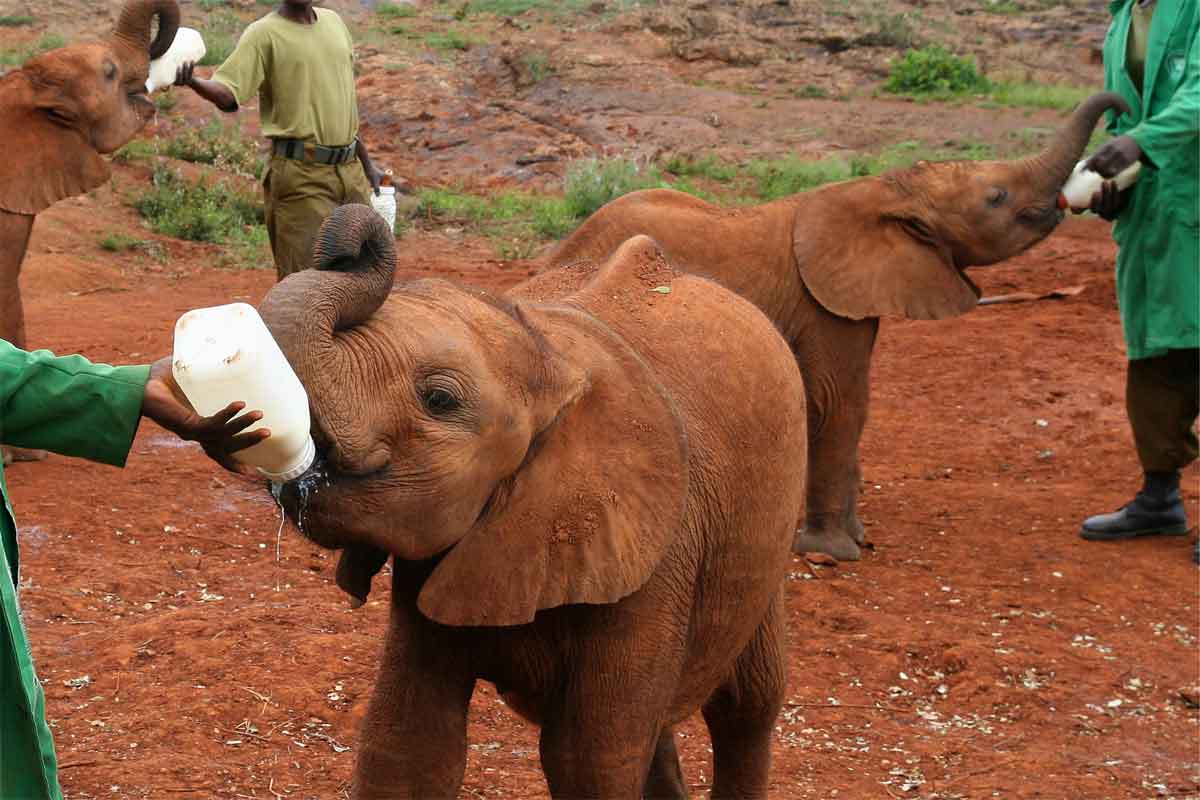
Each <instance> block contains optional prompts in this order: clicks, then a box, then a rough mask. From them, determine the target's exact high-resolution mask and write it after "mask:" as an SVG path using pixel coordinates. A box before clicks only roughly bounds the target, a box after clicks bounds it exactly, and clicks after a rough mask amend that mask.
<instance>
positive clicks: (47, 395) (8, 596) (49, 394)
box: [0, 339, 150, 800]
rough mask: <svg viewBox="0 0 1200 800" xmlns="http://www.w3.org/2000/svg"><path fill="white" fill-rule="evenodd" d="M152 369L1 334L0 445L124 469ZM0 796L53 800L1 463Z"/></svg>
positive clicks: (54, 779) (50, 748) (51, 764)
mask: <svg viewBox="0 0 1200 800" xmlns="http://www.w3.org/2000/svg"><path fill="white" fill-rule="evenodd" d="M149 376H150V368H149V367H147V366H141V367H109V366H104V365H102V364H92V363H90V362H88V361H87V360H86V359H84V358H82V357H80V356H65V357H62V358H58V357H55V356H54V355H53V354H51V353H48V352H46V351H44V350H42V351H38V352H35V353H27V352H25V351H23V350H18V349H17V348H15V347H13V346H12V345H11V344H9V343H8V342H6V341H4V340H2V339H0V442H3V443H4V444H10V445H15V446H18V447H30V448H37V449H44V450H52V451H54V452H55V453H61V454H62V455H68V456H79V457H82V458H88V459H91V460H93V461H100V462H103V463H106V464H113V465H115V466H122V465H124V463H125V458H126V456H128V454H129V448H130V446H131V445H132V443H133V435H134V433H135V432H136V431H137V426H138V421H139V420H140V419H141V410H142V397H143V395H144V393H145V387H146V381H147V380H148V379H149ZM0 498H2V499H3V505H0V551H2V552H0V798H3V800H46V798H53V799H54V800H57V799H58V798H60V797H61V796H62V794H61V792H60V791H59V788H58V776H57V772H58V769H57V762H56V761H55V758H54V742H53V739H52V738H51V736H50V728H49V727H48V726H47V725H46V718H45V700H44V698H43V695H42V688H41V686H40V685H39V683H38V680H37V677H36V676H35V675H34V670H33V659H32V657H31V655H30V652H29V642H28V641H27V640H26V638H25V629H24V626H23V625H22V622H21V613H20V607H19V605H18V602H17V564H18V558H17V528H16V522H15V520H14V517H13V511H12V506H11V505H10V504H9V502H8V490H7V488H6V486H5V483H4V469H3V467H2V466H0Z"/></svg>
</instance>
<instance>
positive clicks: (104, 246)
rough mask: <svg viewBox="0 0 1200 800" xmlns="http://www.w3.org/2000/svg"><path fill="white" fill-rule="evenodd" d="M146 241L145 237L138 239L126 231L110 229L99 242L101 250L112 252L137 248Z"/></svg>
mask: <svg viewBox="0 0 1200 800" xmlns="http://www.w3.org/2000/svg"><path fill="white" fill-rule="evenodd" d="M145 241H146V240H145V239H138V238H135V237H133V236H128V235H126V234H124V233H117V232H114V231H109V233H107V234H106V235H105V236H103V237H101V239H100V241H99V243H98V244H99V245H100V249H101V250H107V251H108V252H110V253H119V252H122V251H124V250H136V249H138V248H139V247H142V246H144V245H145Z"/></svg>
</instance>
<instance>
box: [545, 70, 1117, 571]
mask: <svg viewBox="0 0 1200 800" xmlns="http://www.w3.org/2000/svg"><path fill="white" fill-rule="evenodd" d="M1107 109H1118V110H1120V111H1122V112H1124V111H1127V110H1128V109H1127V107H1126V105H1125V102H1124V101H1123V100H1122V99H1121V98H1120V97H1119V96H1117V95H1115V94H1111V93H1101V94H1096V95H1093V96H1092V97H1090V98H1089V99H1087V100H1086V101H1084V102H1083V103H1082V104H1081V105H1080V106H1079V107H1078V108H1077V109H1076V110H1075V112H1074V114H1073V115H1072V117H1071V119H1070V120H1069V121H1068V122H1067V124H1066V126H1065V128H1064V129H1063V130H1062V131H1061V132H1060V133H1059V135H1058V136H1057V138H1056V139H1055V140H1054V141H1053V142H1052V143H1051V144H1050V145H1049V147H1048V148H1047V149H1046V150H1045V151H1044V152H1043V153H1041V154H1039V155H1037V156H1034V157H1031V158H1026V159H1021V160H1017V161H1011V162H1001V161H988V162H944V163H929V162H921V163H919V164H917V165H916V166H914V167H912V168H910V169H903V170H897V171H894V172H890V173H887V174H884V175H881V176H878V177H871V178H860V179H857V180H850V181H845V182H842V183H837V184H833V185H829V186H825V187H822V188H819V189H814V190H812V191H809V192H804V193H802V194H797V195H793V196H792V197H787V198H784V199H782V200H779V201H776V202H773V203H769V204H766V205H762V206H758V207H756V208H748V209H742V208H739V209H725V208H720V207H718V206H714V205H712V204H710V203H706V202H704V201H703V200H699V199H696V198H694V197H692V196H690V195H687V194H683V193H682V192H676V191H672V190H668V189H651V190H648V191H641V192H634V193H632V194H628V195H625V196H624V197H620V198H618V199H616V200H613V201H612V202H611V203H609V204H607V205H606V206H604V207H603V208H601V209H600V210H599V211H597V212H596V213H595V214H593V215H592V216H591V217H589V218H588V219H587V220H586V221H585V222H584V223H583V225H581V226H580V227H579V229H578V230H576V231H575V233H573V234H572V235H571V236H570V237H568V238H567V239H566V240H565V241H563V242H562V243H561V244H560V245H559V246H557V247H556V248H555V249H554V250H552V251H551V252H550V253H549V254H548V255H547V256H546V258H545V259H544V263H545V265H546V266H548V267H550V268H555V267H559V266H562V265H571V264H575V263H587V262H592V261H602V260H604V259H605V258H607V257H608V256H609V254H611V253H612V252H613V251H614V250H615V249H616V248H617V247H619V246H620V245H621V243H622V242H624V241H625V240H627V239H628V238H629V237H630V236H634V235H637V234H646V235H648V236H651V237H653V238H654V240H655V241H656V242H658V244H659V246H660V247H662V249H663V251H664V253H665V254H666V256H667V259H668V260H669V261H670V262H671V263H672V264H673V265H675V266H677V267H678V268H680V269H682V270H684V271H686V272H691V273H695V274H697V275H704V276H706V277H709V278H712V279H713V280H715V281H717V282H718V283H720V284H722V285H723V286H726V287H728V288H730V289H732V290H733V291H735V292H737V293H738V294H740V295H742V296H743V297H745V298H747V299H749V300H750V301H752V302H753V303H754V304H755V305H757V306H758V307H759V308H760V309H762V310H763V311H764V312H765V313H766V314H767V316H769V317H770V318H771V319H772V320H773V321H774V322H775V324H776V325H777V326H778V327H779V329H780V331H781V332H782V333H783V335H784V338H786V339H787V341H788V343H789V344H790V345H791V347H792V350H793V352H794V353H795V355H796V360H797V361H798V362H799V363H800V371H801V373H802V374H803V375H804V387H805V390H806V391H807V392H808V453H809V460H808V465H809V470H808V509H807V513H806V516H805V519H804V520H803V522H802V524H803V527H802V528H801V530H800V531H799V532H798V533H797V534H796V541H795V550H796V552H805V551H819V552H824V553H828V554H830V555H832V556H835V557H837V558H840V559H845V560H856V559H858V558H859V556H860V549H859V545H860V544H862V542H863V528H862V525H861V524H860V522H859V520H858V514H857V509H856V506H857V501H858V484H859V480H860V470H859V464H858V442H859V437H860V436H861V434H862V430H863V425H864V424H865V423H866V419H867V400H868V394H869V388H870V387H869V379H868V372H869V368H870V363H871V350H872V348H873V347H874V344H875V335H876V331H877V330H878V327H879V319H878V318H879V317H881V316H885V315H889V314H894V315H898V316H903V317H908V318H909V319H946V318H948V317H955V316H958V315H960V314H963V313H966V312H967V311H970V310H971V309H972V308H974V307H975V305H976V303H977V301H978V299H979V291H978V289H977V288H976V287H975V285H974V284H973V283H971V281H970V280H969V279H968V278H967V277H966V275H965V274H964V273H963V270H964V269H965V268H966V267H973V266H981V265H984V264H994V263H996V262H999V261H1003V260H1004V259H1006V258H1009V257H1011V256H1014V255H1016V254H1017V253H1020V252H1022V251H1023V250H1025V249H1027V248H1029V247H1031V246H1032V245H1034V244H1035V243H1037V242H1039V241H1041V240H1042V239H1043V238H1045V237H1046V236H1047V235H1049V234H1050V232H1051V231H1053V230H1054V228H1055V227H1056V226H1057V225H1058V223H1059V222H1060V221H1061V219H1062V212H1061V211H1060V210H1059V208H1058V196H1059V190H1060V188H1061V187H1062V185H1063V183H1064V182H1065V181H1066V179H1067V177H1068V176H1069V175H1070V173H1071V170H1072V168H1073V167H1074V166H1075V163H1076V162H1077V160H1078V159H1079V157H1080V155H1081V154H1082V152H1083V149H1084V147H1085V146H1086V145H1087V142H1088V139H1089V136H1090V134H1091V132H1092V129H1093V128H1094V127H1095V125H1096V121H1097V120H1098V119H1099V117H1100V115H1101V114H1103V113H1104V112H1105V111H1106V110H1107ZM699 364H700V365H703V362H699ZM796 479H797V480H798V479H799V478H796Z"/></svg>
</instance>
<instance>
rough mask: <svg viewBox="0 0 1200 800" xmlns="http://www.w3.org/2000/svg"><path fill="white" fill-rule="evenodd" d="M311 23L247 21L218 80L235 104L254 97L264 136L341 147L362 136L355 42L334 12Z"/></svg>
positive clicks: (320, 12) (273, 17)
mask: <svg viewBox="0 0 1200 800" xmlns="http://www.w3.org/2000/svg"><path fill="white" fill-rule="evenodd" d="M313 12H314V13H316V15H317V21H316V22H315V23H313V24H311V25H305V24H302V23H299V22H292V21H291V20H288V19H284V18H283V17H281V16H279V14H278V13H277V12H274V11H272V12H271V13H270V14H268V15H267V16H265V17H263V18H262V19H259V20H256V21H255V22H252V23H250V26H249V27H247V28H246V30H245V32H243V33H242V37H241V39H239V40H238V43H237V47H236V48H235V49H234V51H233V52H232V53H231V54H230V55H229V58H227V59H225V63H224V64H222V65H221V66H220V67H219V68H218V69H217V71H216V73H215V74H214V75H213V80H215V81H217V82H218V83H220V84H222V85H224V86H225V87H226V88H228V89H229V91H231V92H233V96H234V99H236V100H237V102H238V105H243V104H245V103H246V102H247V101H249V100H250V99H251V98H253V97H254V95H255V94H256V93H257V94H258V97H259V113H260V115H261V116H262V130H263V135H264V136H267V137H269V138H273V139H274V138H283V139H302V140H304V141H308V142H313V143H315V144H321V145H325V146H327V147H342V146H345V145H348V144H350V143H351V142H353V141H354V138H355V137H356V136H357V135H358V100H357V99H356V97H355V94H354V41H353V40H352V39H351V37H350V31H349V30H348V29H347V28H346V24H345V23H344V22H342V18H341V17H339V16H338V15H337V13H335V12H333V11H330V10H329V9H327V8H314V9H313Z"/></svg>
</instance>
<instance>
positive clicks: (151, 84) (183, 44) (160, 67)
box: [146, 28, 205, 94]
mask: <svg viewBox="0 0 1200 800" xmlns="http://www.w3.org/2000/svg"><path fill="white" fill-rule="evenodd" d="M204 53H205V48H204V38H203V37H201V36H200V32H199V31H197V30H195V29H194V28H179V29H178V30H177V31H175V38H174V39H173V40H172V41H171V46H170V47H168V48H167V52H165V53H163V54H162V55H161V56H159V57H158V58H156V59H154V60H153V61H151V62H150V77H149V78H147V79H146V94H151V93H153V92H154V91H155V90H156V89H161V88H162V87H164V86H170V85H171V84H172V83H174V82H175V72H176V70H178V69H179V67H180V65H181V64H183V63H185V62H188V61H190V62H192V63H193V64H195V63H198V62H199V61H200V59H202V58H204Z"/></svg>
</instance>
